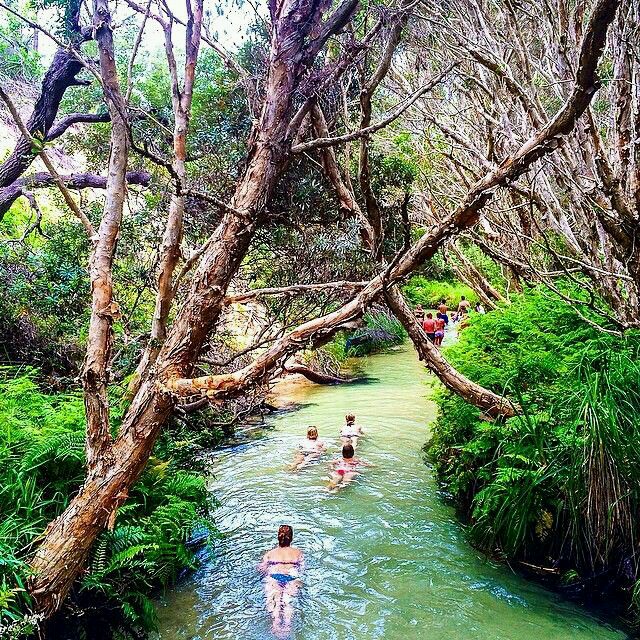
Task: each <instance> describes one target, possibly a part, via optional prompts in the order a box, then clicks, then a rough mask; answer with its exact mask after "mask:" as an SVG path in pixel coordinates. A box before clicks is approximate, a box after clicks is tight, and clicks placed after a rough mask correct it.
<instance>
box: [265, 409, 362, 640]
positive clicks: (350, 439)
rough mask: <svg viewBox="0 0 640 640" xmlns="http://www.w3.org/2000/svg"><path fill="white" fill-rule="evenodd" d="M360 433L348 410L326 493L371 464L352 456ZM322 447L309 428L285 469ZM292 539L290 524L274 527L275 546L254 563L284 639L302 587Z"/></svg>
mask: <svg viewBox="0 0 640 640" xmlns="http://www.w3.org/2000/svg"><path fill="white" fill-rule="evenodd" d="M364 435H366V434H365V431H364V429H363V428H362V427H361V426H360V425H359V424H357V423H356V417H355V416H354V415H353V414H352V413H349V414H347V415H346V416H345V424H344V426H343V427H342V429H341V430H340V442H341V445H342V450H341V456H340V457H338V458H336V459H335V460H333V461H331V462H330V463H329V478H328V484H327V486H326V489H327V491H329V492H330V493H334V492H336V491H338V490H339V489H340V488H341V487H345V486H346V485H348V484H349V483H351V482H352V481H353V480H354V478H355V477H356V475H357V474H358V470H359V468H362V467H370V466H372V465H371V464H369V463H368V462H365V461H364V460H362V459H360V458H356V455H355V451H356V448H357V447H358V441H359V440H360V438H362V436H364ZM326 450H327V445H326V443H325V442H324V441H323V440H320V438H319V437H318V429H317V428H316V427H309V428H308V429H307V437H306V438H305V439H304V440H303V441H302V442H301V443H300V445H299V447H298V449H297V450H296V453H295V455H294V459H293V462H292V463H291V465H290V466H289V470H290V471H300V470H301V469H303V468H304V467H306V466H308V465H310V464H312V463H313V462H317V461H318V460H319V459H320V457H321V456H322V455H323V454H324V453H325V451H326ZM292 542H293V527H291V526H290V525H288V524H283V525H281V526H280V528H279V529H278V546H277V547H274V548H273V549H271V550H270V551H267V553H265V554H264V557H263V558H262V561H261V562H260V564H259V565H258V569H259V571H260V572H261V573H263V574H264V590H265V595H266V599H267V610H268V611H269V613H270V614H271V617H272V620H273V625H272V632H273V634H274V635H275V636H276V637H277V638H286V637H288V636H289V635H290V633H291V626H292V623H293V614H294V609H293V599H294V598H295V596H296V595H297V593H298V591H299V589H300V587H301V586H302V581H301V576H302V571H303V567H304V555H303V553H302V551H301V550H300V549H298V548H296V547H292V546H291V543H292Z"/></svg>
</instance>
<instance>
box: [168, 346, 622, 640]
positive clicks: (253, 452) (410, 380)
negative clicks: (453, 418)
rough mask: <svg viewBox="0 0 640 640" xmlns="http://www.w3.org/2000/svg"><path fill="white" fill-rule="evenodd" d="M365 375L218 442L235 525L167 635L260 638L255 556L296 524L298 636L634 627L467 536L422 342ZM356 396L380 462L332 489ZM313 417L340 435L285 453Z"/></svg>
mask: <svg viewBox="0 0 640 640" xmlns="http://www.w3.org/2000/svg"><path fill="white" fill-rule="evenodd" d="M366 369H367V373H368V374H369V375H370V376H372V377H375V378H377V381H376V382H373V383H370V384H366V385H348V386H338V387H319V386H306V387H304V388H301V389H299V390H298V391H297V392H296V393H294V394H293V398H292V399H294V400H296V401H298V402H302V403H306V406H304V407H303V408H302V409H300V410H299V411H296V412H292V413H287V414H283V415H280V416H278V417H276V418H275V419H274V424H275V429H274V430H273V431H272V432H269V433H268V434H267V436H266V437H265V438H263V439H261V440H258V441H256V442H252V443H250V444H243V445H240V446H237V447H235V448H232V449H227V450H225V451H224V452H221V453H219V454H216V456H215V457H214V458H213V459H212V472H213V473H214V474H215V479H214V481H213V482H212V487H211V488H212V491H213V492H214V494H215V495H216V496H217V498H218V499H219V500H220V502H221V504H222V506H221V507H220V508H219V509H218V510H217V512H216V520H217V522H218V525H219V527H220V529H221V530H222V532H224V534H225V537H224V538H223V539H222V540H221V541H220V542H219V543H218V544H217V545H216V549H215V552H214V555H213V558H212V559H211V560H210V561H207V562H206V563H205V564H204V566H203V567H202V568H201V569H200V570H199V571H198V572H197V573H196V574H195V575H194V576H193V577H191V578H189V579H188V580H187V581H185V582H184V583H183V584H181V585H180V586H179V588H177V589H176V590H175V591H173V592H171V593H169V594H168V595H167V597H166V599H165V601H164V604H163V605H161V606H160V607H159V615H160V634H159V637H160V638H162V640H177V639H178V638H179V639H185V638H188V639H190V640H213V639H214V638H215V639H217V640H218V639H219V640H227V639H232V638H233V639H234V640H262V639H265V638H270V637H271V635H270V633H269V626H270V625H269V620H268V616H267V614H266V613H265V609H264V598H263V592H262V584H261V581H260V577H259V575H258V574H257V572H256V568H255V567H256V564H257V562H258V561H259V560H260V557H261V555H262V554H263V553H264V551H266V550H267V549H268V548H270V547H271V546H273V544H274V542H275V532H276V529H277V527H278V525H280V524H283V523H290V524H292V525H293V527H294V530H295V534H296V538H295V541H294V544H296V545H297V546H300V547H301V548H302V549H303V550H304V551H305V554H306V559H307V569H306V572H305V576H304V582H305V587H304V590H303V592H302V594H301V596H300V598H299V599H298V602H297V608H298V611H297V614H296V624H295V629H294V633H293V636H292V637H294V638H297V639H304V640H330V639H331V640H333V639H335V640H351V639H353V640H360V639H365V638H366V639H384V640H412V639H414V638H425V639H429V640H445V639H446V640H458V639H467V638H469V639H474V640H488V639H492V640H497V639H500V640H502V639H509V640H525V639H526V640H531V639H534V640H552V639H553V640H558V639H564V638H571V639H575V640H583V639H587V638H602V639H609V638H623V637H624V634H622V633H621V632H619V631H616V630H615V629H613V628H611V627H608V626H606V625H603V624H601V623H600V622H599V621H597V620H595V619H594V618H592V617H590V616H589V615H588V614H587V613H586V612H584V611H582V610H581V609H579V608H578V607H576V606H574V605H572V604H570V603H567V602H564V601H562V600H560V599H559V598H558V597H557V596H556V595H554V594H552V593H549V592H547V591H545V590H543V589H541V588H539V587H537V586H536V585H533V584H531V583H528V582H526V581H525V580H523V579H521V578H519V577H517V576H515V575H513V574H512V573H511V572H510V571H509V570H508V569H507V568H505V567H503V566H499V565H494V564H493V563H492V562H491V561H489V560H487V559H486V558H485V557H484V556H483V555H482V554H480V553H478V552H476V551H474V550H473V549H472V548H470V547H469V546H468V544H467V543H466V542H465V539H464V532H463V530H462V528H461V527H460V526H459V525H458V524H457V522H456V520H455V517H454V514H453V513H452V511H451V509H449V508H448V507H446V506H444V505H443V504H442V502H441V501H440V500H439V498H438V489H437V485H436V483H435V481H434V479H433V476H432V474H431V472H430V470H429V469H428V468H427V467H426V466H425V465H424V463H423V461H422V458H421V447H422V445H423V443H424V442H425V440H426V439H427V435H428V425H429V422H430V421H431V420H432V419H433V416H434V406H433V404H432V403H431V402H430V401H429V400H428V399H427V397H428V395H429V392H430V388H429V386H428V375H427V374H426V373H425V371H424V369H423V367H422V366H421V365H420V364H419V363H418V362H417V360H416V359H415V357H414V355H413V352H410V351H408V350H405V351H399V352H395V353H391V354H387V355H380V356H374V357H372V358H369V359H368V362H367V365H366ZM348 410H351V411H353V412H355V413H356V415H357V416H358V420H359V422H361V424H362V425H363V426H364V427H365V428H368V431H369V433H370V435H369V437H368V438H367V439H366V440H363V441H362V444H361V447H360V448H359V455H360V456H361V457H363V458H365V459H366V460H368V461H370V462H372V463H374V464H375V468H372V469H367V470H366V472H365V473H364V474H363V475H361V476H360V477H359V479H358V480H357V481H356V482H355V483H354V484H353V485H352V486H350V487H348V488H346V489H344V490H343V491H342V492H340V493H338V494H337V495H330V494H327V493H325V492H323V491H322V490H321V488H322V487H323V485H324V483H325V476H326V463H327V461H328V459H329V458H330V457H333V456H334V455H335V452H336V451H337V444H338V438H337V434H338V431H339V428H340V426H341V424H342V420H343V416H344V414H345V413H346V412H347V411H348ZM309 424H315V425H317V426H318V427H319V429H320V435H321V437H323V438H324V439H326V440H328V441H329V442H330V444H331V447H330V450H331V453H330V455H329V456H327V457H326V458H325V459H324V460H323V461H322V462H321V463H320V464H318V465H316V466H313V467H310V468H307V469H305V470H304V471H302V472H301V473H299V474H296V475H293V474H290V473H288V472H286V471H285V469H284V467H285V464H286V463H287V462H289V461H290V459H291V452H292V451H293V449H294V448H295V446H296V445H297V443H298V441H299V440H300V438H301V436H303V434H304V433H305V429H306V426H307V425H309Z"/></svg>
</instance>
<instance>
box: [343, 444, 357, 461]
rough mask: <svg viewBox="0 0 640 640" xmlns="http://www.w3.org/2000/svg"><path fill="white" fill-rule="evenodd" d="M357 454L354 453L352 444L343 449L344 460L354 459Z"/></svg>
mask: <svg viewBox="0 0 640 640" xmlns="http://www.w3.org/2000/svg"><path fill="white" fill-rule="evenodd" d="M355 453H356V452H355V451H354V449H353V445H352V444H345V445H344V446H343V447H342V457H343V458H353V456H354V455H355Z"/></svg>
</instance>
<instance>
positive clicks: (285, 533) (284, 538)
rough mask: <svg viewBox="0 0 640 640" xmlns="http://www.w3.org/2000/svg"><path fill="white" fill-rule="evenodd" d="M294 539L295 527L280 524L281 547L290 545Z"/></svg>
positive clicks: (279, 539)
mask: <svg viewBox="0 0 640 640" xmlns="http://www.w3.org/2000/svg"><path fill="white" fill-rule="evenodd" d="M292 540H293V527H292V526H290V525H288V524H283V525H280V528H279V529H278V544H279V545H280V546H281V547H288V546H290V545H291V541H292Z"/></svg>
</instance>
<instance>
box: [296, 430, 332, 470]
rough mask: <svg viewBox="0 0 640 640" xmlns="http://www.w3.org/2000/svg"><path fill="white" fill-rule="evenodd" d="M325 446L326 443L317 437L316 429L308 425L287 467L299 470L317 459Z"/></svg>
mask: <svg viewBox="0 0 640 640" xmlns="http://www.w3.org/2000/svg"><path fill="white" fill-rule="evenodd" d="M326 448H327V445H326V444H325V443H324V440H320V439H319V438H318V429H317V428H316V427H309V428H308V429H307V437H306V438H305V439H304V440H303V441H302V442H301V443H300V448H299V450H298V451H297V452H296V455H295V458H294V459H293V462H292V463H291V466H290V467H289V469H290V470H291V471H299V470H300V469H302V467H306V466H307V465H308V464H309V463H310V462H313V461H315V460H317V459H318V458H319V457H320V456H321V455H322V453H323V452H324V450H325V449H326Z"/></svg>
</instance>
